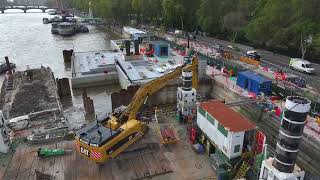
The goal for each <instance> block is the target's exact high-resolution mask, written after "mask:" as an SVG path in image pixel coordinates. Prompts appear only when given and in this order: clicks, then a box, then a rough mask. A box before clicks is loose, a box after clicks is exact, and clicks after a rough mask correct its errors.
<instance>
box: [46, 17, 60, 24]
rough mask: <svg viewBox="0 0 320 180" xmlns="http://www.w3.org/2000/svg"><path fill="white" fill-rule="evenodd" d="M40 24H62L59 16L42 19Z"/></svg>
mask: <svg viewBox="0 0 320 180" xmlns="http://www.w3.org/2000/svg"><path fill="white" fill-rule="evenodd" d="M42 22H43V24H49V23H53V22H62V18H61V17H59V16H54V17H53V18H43V19H42Z"/></svg>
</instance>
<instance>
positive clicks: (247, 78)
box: [237, 71, 272, 95]
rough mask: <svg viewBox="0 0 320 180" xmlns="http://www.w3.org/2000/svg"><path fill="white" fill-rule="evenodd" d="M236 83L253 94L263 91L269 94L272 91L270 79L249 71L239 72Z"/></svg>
mask: <svg viewBox="0 0 320 180" xmlns="http://www.w3.org/2000/svg"><path fill="white" fill-rule="evenodd" d="M237 85H238V86H240V87H242V88H243V89H246V90H248V91H250V92H253V93H255V94H260V93H261V92H263V93H264V94H266V95H270V94H271V93H272V89H271V88H272V81H271V80H269V79H266V78H264V77H262V76H260V75H258V74H257V73H254V72H251V71H242V72H239V73H238V79H237Z"/></svg>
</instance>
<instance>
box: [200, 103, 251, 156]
mask: <svg viewBox="0 0 320 180" xmlns="http://www.w3.org/2000/svg"><path fill="white" fill-rule="evenodd" d="M223 124H224V125H223ZM197 125H198V127H199V128H200V129H201V131H202V132H203V133H204V134H205V135H206V137H207V138H208V139H209V140H210V141H211V142H213V143H214V144H213V145H214V146H215V147H217V148H218V149H219V150H220V151H221V152H222V153H223V154H224V155H225V156H226V157H227V158H228V159H229V160H230V159H233V158H236V157H239V156H241V154H242V150H243V145H244V139H245V134H246V132H247V131H248V132H250V131H251V130H254V129H255V126H254V125H253V124H251V123H250V122H249V121H248V120H246V119H245V118H244V117H242V116H241V115H240V114H239V113H237V112H235V111H233V110H231V109H230V108H229V107H227V106H226V105H224V104H223V103H221V102H219V101H211V102H210V101H209V102H204V103H200V104H199V106H198V108H197ZM226 125H227V126H228V127H226Z"/></svg>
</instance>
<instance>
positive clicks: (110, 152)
mask: <svg viewBox="0 0 320 180" xmlns="http://www.w3.org/2000/svg"><path fill="white" fill-rule="evenodd" d="M184 70H188V71H192V72H193V76H192V87H193V88H197V86H198V76H197V74H198V73H197V71H198V61H197V59H195V58H193V59H192V63H191V64H186V65H184V66H180V67H177V68H176V69H175V70H174V71H172V72H170V73H168V74H166V75H164V76H162V77H160V78H157V79H155V80H152V81H150V82H148V83H146V84H145V85H143V86H141V87H140V88H139V90H138V91H137V92H136V94H135V96H134V97H133V98H132V100H131V102H130V103H129V105H128V106H127V108H126V110H124V111H123V112H122V113H121V114H120V117H119V118H117V117H115V116H112V117H109V120H108V122H107V124H104V123H98V122H92V123H90V124H88V125H87V126H85V127H83V128H81V129H79V130H78V131H76V132H75V133H76V138H75V146H76V149H77V151H78V152H79V153H80V154H81V155H82V156H83V157H85V158H87V159H89V160H92V161H95V162H96V163H104V162H105V161H106V160H107V159H110V158H114V157H116V156H117V155H118V154H120V153H121V152H123V151H124V150H125V149H126V148H127V147H128V146H130V145H131V144H132V143H134V142H135V141H137V140H138V139H139V138H141V137H142V136H143V135H144V134H145V132H146V129H147V127H146V125H145V124H143V123H142V122H141V121H139V120H137V119H136V115H137V112H138V111H139V109H140V108H141V106H142V105H143V104H144V103H145V101H146V100H147V98H148V96H150V95H152V94H154V93H155V92H157V91H159V90H160V89H161V88H163V87H165V86H166V85H167V84H168V83H169V82H170V81H171V80H173V79H175V78H177V77H179V76H180V75H181V74H182V71H184Z"/></svg>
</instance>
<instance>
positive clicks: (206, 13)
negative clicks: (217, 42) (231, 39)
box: [197, 0, 221, 34]
mask: <svg viewBox="0 0 320 180" xmlns="http://www.w3.org/2000/svg"><path fill="white" fill-rule="evenodd" d="M220 2H221V1H219V0H201V4H200V7H199V9H198V11H197V19H198V23H199V25H200V27H201V28H202V29H203V30H204V31H206V32H210V33H212V34H216V33H218V32H219V31H220V26H221V24H220V21H219V20H220V18H219V17H220V13H221V9H219V7H220Z"/></svg>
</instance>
